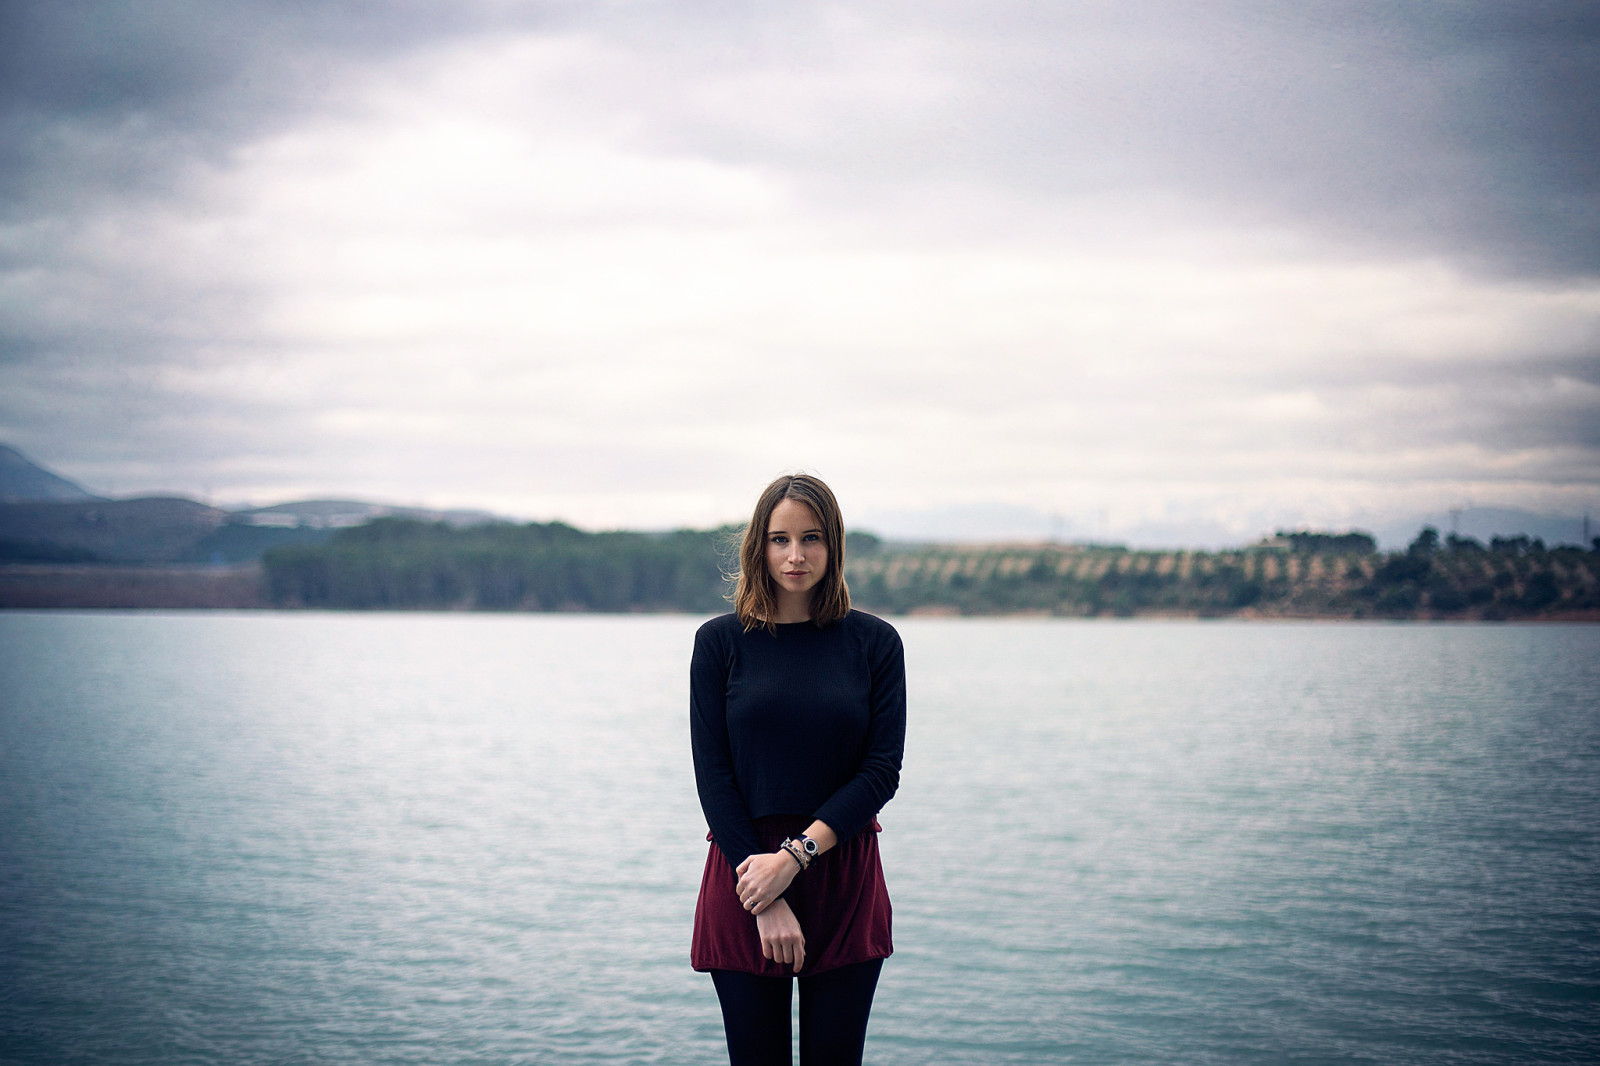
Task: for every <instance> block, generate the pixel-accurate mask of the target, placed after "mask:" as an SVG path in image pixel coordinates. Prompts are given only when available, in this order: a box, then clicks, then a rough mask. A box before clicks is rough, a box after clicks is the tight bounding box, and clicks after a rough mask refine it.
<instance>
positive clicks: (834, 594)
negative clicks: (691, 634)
mask: <svg viewBox="0 0 1600 1066" xmlns="http://www.w3.org/2000/svg"><path fill="white" fill-rule="evenodd" d="M783 500H798V501H800V502H801V503H803V504H805V505H806V506H807V507H809V508H811V509H812V510H813V511H815V512H816V515H817V520H818V521H820V522H821V523H822V543H823V544H824V545H825V546H826V547H827V549H828V568H827V570H825V571H823V574H822V580H821V581H819V582H817V587H816V588H814V589H812V590H811V621H812V622H814V623H816V624H817V625H819V626H825V625H830V624H831V623H833V622H837V621H838V620H839V619H841V618H843V617H844V616H845V615H847V614H849V613H850V586H849V585H847V584H845V580H844V517H843V516H842V515H841V514H840V513H839V501H838V500H836V499H834V498H833V490H832V489H830V488H828V486H827V485H825V484H824V483H823V481H822V479H821V478H815V477H812V476H811V475H810V474H785V475H783V476H782V477H780V478H778V479H777V480H776V481H774V482H773V483H772V484H770V485H768V486H767V487H766V488H764V489H762V490H761V496H760V498H759V499H757V500H756V510H755V514H753V515H751V516H750V524H749V525H748V526H745V527H744V538H743V539H742V540H741V541H740V543H739V575H738V578H737V583H736V585H735V586H734V591H733V609H734V612H735V613H737V614H738V616H739V621H741V622H743V623H744V628H745V629H746V630H751V629H754V628H756V627H757V626H763V627H765V628H766V629H767V631H768V632H772V633H776V632H777V631H778V624H777V622H775V621H774V620H773V618H774V616H775V615H776V614H777V613H778V598H777V594H776V590H775V589H774V588H773V585H772V575H771V574H769V573H768V572H767V525H768V524H769V523H770V522H771V521H772V512H773V510H774V509H775V508H776V507H777V506H778V504H779V502H781V501H783Z"/></svg>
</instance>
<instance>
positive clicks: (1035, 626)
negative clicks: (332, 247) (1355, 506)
mask: <svg viewBox="0 0 1600 1066" xmlns="http://www.w3.org/2000/svg"><path fill="white" fill-rule="evenodd" d="M699 621H700V620H699V619H697V618H688V617H626V618H622V617H601V616H581V617H572V616H530V615H515V616H486V615H470V616H469V615H338V614H270V615H237V616H226V615H215V614H210V615H157V614H75V613H53V614H24V613H8V614H3V615H0V826H3V827H4V831H3V832H0V959H3V960H4V964H3V965H0V1061H4V1062H7V1063H10V1062H17V1063H46V1062H48V1063H191V1062H192V1063H213V1062H228V1063H275V1062H329V1063H333V1062H349V1063H507V1062H526V1063H596V1062H653V1063H704V1062H716V1061H721V1060H722V1059H723V1055H724V1052H723V1050H722V1045H721V1033H720V1021H719V1019H718V1016H717V1011H716V1005H715V997H714V995H713V993H712V990H711V987H710V982H709V980H707V979H706V978H705V977H704V976H703V975H698V974H694V973H692V972H691V971H690V970H689V969H688V961H687V954H688V935H689V923H690V915H691V911H692V907H693V902H694V894H695V889H696V884H697V879H698V875H699V868H700V864H701V862H702V861H703V859H704V854H705V852H704V849H705V846H706V845H705V842H704V839H703V838H704V822H703V820H702V818H701V816H700V812H699V809H698V805H697V803H696V801H695V796H694V787H693V779H692V774H691V771H690V766H689V756H688V741H687V710H686V702H687V695H686V693H687V680H686V677H687V662H688V654H689V648H690V641H691V637H692V634H693V631H694V628H695V626H696V625H697V624H698V623H699ZM896 625H897V627H898V628H899V629H900V630H901V633H902V635H903V636H904V638H905V641H906V647H907V662H908V669H909V678H910V695H911V704H910V723H911V724H910V735H909V737H908V741H907V763H906V768H905V774H904V778H903V781H902V787H901V791H900V795H899V796H898V797H897V798H896V799H895V800H894V801H893V802H892V803H891V804H890V805H889V806H888V807H887V808H886V809H885V811H884V813H883V818H882V820H883V823H884V826H885V833H884V836H883V838H882V843H883V849H884V855H885V863H886V867H887V873H888V879H889V886H890V890H891V894H892V895H893V897H894V901H895V908H896V909H895V922H896V925H895V930H896V943H897V947H898V950H897V953H896V955H895V957H894V958H893V959H891V960H890V961H889V963H888V964H887V966H886V968H885V971H884V978H883V983H882V986H881V991H880V994H879V999H878V1005H877V1009H876V1011H875V1013H874V1017H873V1023H872V1029H871V1032H870V1034H869V1042H868V1057H869V1061H872V1062H876V1063H885V1064H911V1063H929V1062H932V1063H968V1062H981V1063H1030V1064H1032V1063H1058V1062H1074V1063H1131V1062H1140V1063H1174V1064H1176V1063H1219V1064H1220V1063H1262V1064H1266V1063H1321V1062H1329V1063H1332V1062H1371V1063H1445V1062H1449V1063H1479V1062H1481V1063H1502V1062H1577V1061H1593V1060H1594V1059H1596V1058H1597V1057H1600V1033H1597V1025H1596V1022H1597V1019H1600V861H1597V860H1600V829H1597V825H1600V820H1597V815H1600V697H1597V693H1600V627H1593V626H1587V627H1585V626H1570V627H1568V626H1443V625H1349V624H1290V625H1264V624H1255V625H1249V624H1223V623H1215V624H1213V623H1158V622H1063V621H1044V620H1038V621H1034V620H1028V621H981V620H959V621H958V620H937V621H935V620H907V619H900V620H896Z"/></svg>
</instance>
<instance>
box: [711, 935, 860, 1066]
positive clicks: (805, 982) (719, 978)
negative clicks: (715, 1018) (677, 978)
mask: <svg viewBox="0 0 1600 1066" xmlns="http://www.w3.org/2000/svg"><path fill="white" fill-rule="evenodd" d="M881 969H883V960H882V959H872V960H871V961H869V962H858V963H854V964H853V965H850V966H840V967H839V968H838V969H834V970H824V971H823V972H822V973H819V974H814V975H808V974H801V975H800V1066H860V1062H861V1048H862V1046H863V1045H864V1044H865V1043H866V1040H867V1015H868V1013H870V1012H871V1010H872V993H873V992H874V991H876V990H877V987H878V971H879V970H881ZM711 980H712V981H713V982H715V983H716V986H717V999H719V1000H721V1002H722V1024H723V1027H724V1028H725V1029H727V1031H728V1061H729V1062H730V1063H732V1066H790V1063H791V1062H793V1061H794V1060H793V1058H792V1057H791V1055H790V1050H789V1048H790V1039H791V1038H790V1035H789V997H790V995H791V992H790V989H791V987H792V984H793V981H794V979H793V978H789V977H758V976H756V975H755V974H753V973H738V972H736V971H734V970H712V971H711Z"/></svg>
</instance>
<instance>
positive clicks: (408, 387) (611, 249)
mask: <svg viewBox="0 0 1600 1066" xmlns="http://www.w3.org/2000/svg"><path fill="white" fill-rule="evenodd" d="M0 49H3V54H0V442H4V443H9V444H11V445H13V446H15V447H18V448H20V449H21V450H23V451H24V452H25V453H27V454H28V455H29V456H30V457H32V458H34V459H35V460H36V461H38V462H41V463H44V464H45V465H47V466H49V467H51V468H52V469H55V470H57V471H59V472H61V473H63V474H66V475H67V476H70V477H73V478H75V479H77V480H79V481H81V482H83V483H84V484H86V485H87V486H89V487H90V488H93V489H98V490H100V491H106V492H112V493H115V494H118V495H129V494H134V493H142V492H148V491H154V490H170V491H178V492H182V493H185V494H189V495H195V496H204V497H206V498H209V499H212V500H216V501H218V502H254V503H261V504H264V503H272V502H279V501H283V500H289V499H296V498H305V497H309V496H356V497H363V498H369V499H380V500H386V501H392V502H405V503H423V504H430V505H435V506H471V507H483V508H488V509H493V510H497V511H500V512H503V513H506V514H510V515H516V516H522V517H528V518H541V519H542V518H563V519H566V520H568V521H571V522H575V523H577V524H580V525H584V526H589V527H609V526H631V527H641V528H661V527H669V526H675V525H696V526H699V525H707V524H711V523H716V522H722V521H727V520H735V519H738V518H739V517H741V515H742V513H743V512H745V511H746V509H747V508H748V506H749V503H750V501H751V500H752V499H753V497H754V494H755V492H756V491H757V490H758V489H759V488H760V486H761V485H762V484H764V483H765V482H766V481H767V480H768V479H769V478H770V477H771V476H773V475H774V474H776V473H778V472H780V471H783V470H787V469H796V468H799V469H808V470H811V471H814V472H817V473H820V474H821V475H823V476H824V477H826V478H828V479H829V480H830V481H831V482H832V483H833V484H834V487H835V488H836V490H837V491H838V492H839V494H840V496H841V499H842V500H843V502H844V503H845V505H846V510H847V517H850V518H853V519H856V520H857V521H859V522H860V523H861V524H868V525H870V524H877V525H879V526H882V527H884V528H888V529H890V530H891V531H892V530H893V529H894V528H896V527H897V526H898V527H904V528H910V527H911V526H915V525H917V524H918V523H921V524H923V525H926V524H927V523H928V522H930V521H932V522H934V524H935V525H937V523H938V522H940V521H947V522H948V523H949V524H950V528H951V529H952V530H953V531H954V530H956V527H958V526H959V527H961V530H960V531H964V532H969V533H970V532H972V531H974V530H975V531H976V532H978V533H982V532H990V533H994V534H997V535H998V534H1006V533H1010V532H1016V531H1019V530H1022V527H1025V526H1027V525H1028V523H1029V522H1030V521H1034V520H1036V519H1038V518H1039V516H1052V517H1051V518H1050V519H1049V521H1050V522H1051V523H1052V529H1051V530H1050V531H1051V532H1055V533H1058V534H1061V535H1065V536H1117V535H1128V534H1130V533H1133V532H1136V531H1138V530H1141V529H1142V530H1146V531H1148V530H1151V529H1158V528H1159V529H1164V530H1167V531H1169V532H1168V534H1167V536H1168V539H1170V540H1181V539H1183V532H1182V531H1184V530H1189V531H1191V532H1190V534H1189V538H1190V539H1192V540H1196V541H1200V540H1205V539H1208V538H1215V537H1222V536H1234V535H1237V536H1251V535H1254V534H1256V533H1259V532H1262V531H1265V530H1267V529H1270V528H1272V527H1274V526H1280V525H1311V526H1317V527H1331V526H1337V527H1343V526H1346V525H1349V524H1352V523H1354V524H1366V525H1367V526H1369V527H1370V526H1372V525H1375V524H1380V523H1382V522H1384V521H1388V520H1392V519H1394V518H1396V517H1399V516H1404V515H1408V514H1416V513H1423V512H1427V511H1430V510H1434V511H1437V510H1439V509H1443V508H1447V507H1451V506H1458V505H1461V504H1465V503H1472V504H1475V505H1479V506H1512V507H1525V508H1528V509H1531V510H1540V511H1547V512H1562V513H1569V514H1578V513H1582V511H1583V510H1584V509H1585V508H1591V509H1595V510H1596V511H1600V144H1597V141H1600V74H1597V72H1600V4H1595V3H1584V2H1574V0H1568V2H1562V3H1544V2H1540V0H1519V2H1518V3H1516V4H1507V3H1503V2H1492V3H1478V2H1473V0H1455V2H1444V0H1426V2H1423V0H1417V2H1405V0H1387V2H1371V3H1359V2H1348V3H1337V2H1335V3H1301V2H1298V0H1280V2H1276V3H1270V2H1245V0H1237V2H1209V0H1148V2H1141V3H1129V2H1127V0H1115V2H1105V3H1098V2H1083V3H1059V2H1053V3H1046V2H1028V3H1008V2H1004V0H985V2H983V3H973V2H970V0H969V2H966V3H959V4H957V3H946V2H941V0H917V2H909V0H908V2H903V3H901V2H853V3H840V4H829V3H808V2H803V0H802V2H793V0H791V2H788V3H783V4H771V3H760V4H758V3H736V2H732V0H725V2H720V3H711V2H706V3H694V2H682V3H673V4H660V3H654V4H651V3H643V2H637V0H629V2H603V0H600V2H596V0H585V2H569V3H561V2H551V3H529V4H518V3H514V2H510V0H452V2H451V3H443V2H440V3H433V4H423V3H387V4H366V3H362V4H355V3H351V4H343V5H340V4H322V5H316V4H303V3H298V2H289V0H278V2H269V0H254V2H241V3H230V4H224V5H218V4H209V3H202V2H198V0H196V2H192V3H177V2H173V3H161V2H145V3H116V2H111V0H99V2H92V3H87V2H86V3H74V2H66V0H40V2H36V3H28V2H22V0H8V2H7V3H6V4H5V5H4V6H3V7H0ZM986 523H987V524H986ZM968 527H971V528H970V529H968Z"/></svg>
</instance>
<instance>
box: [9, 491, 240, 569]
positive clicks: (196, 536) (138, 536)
mask: <svg viewBox="0 0 1600 1066" xmlns="http://www.w3.org/2000/svg"><path fill="white" fill-rule="evenodd" d="M227 520H228V512H226V511H220V510H218V509H217V508H215V507H207V506H206V505H205V504H202V503H196V502H194V501H193V500H180V499H168V498H161V497H152V498H149V499H142V500H98V499H96V500H89V501H83V502H79V501H45V502H33V503H6V504H0V560H3V561H8V562H58V561H59V562H123V563H182V562H209V561H211V558H210V556H209V554H208V553H206V552H205V550H204V549H203V548H202V547H201V544H202V542H203V541H205V540H206V539H207V538H208V537H211V536H212V535H213V534H215V533H216V532H217V531H218V530H219V529H220V528H221V527H222V525H223V524H224V523H225V522H226V521H227ZM218 561H223V560H218Z"/></svg>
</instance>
